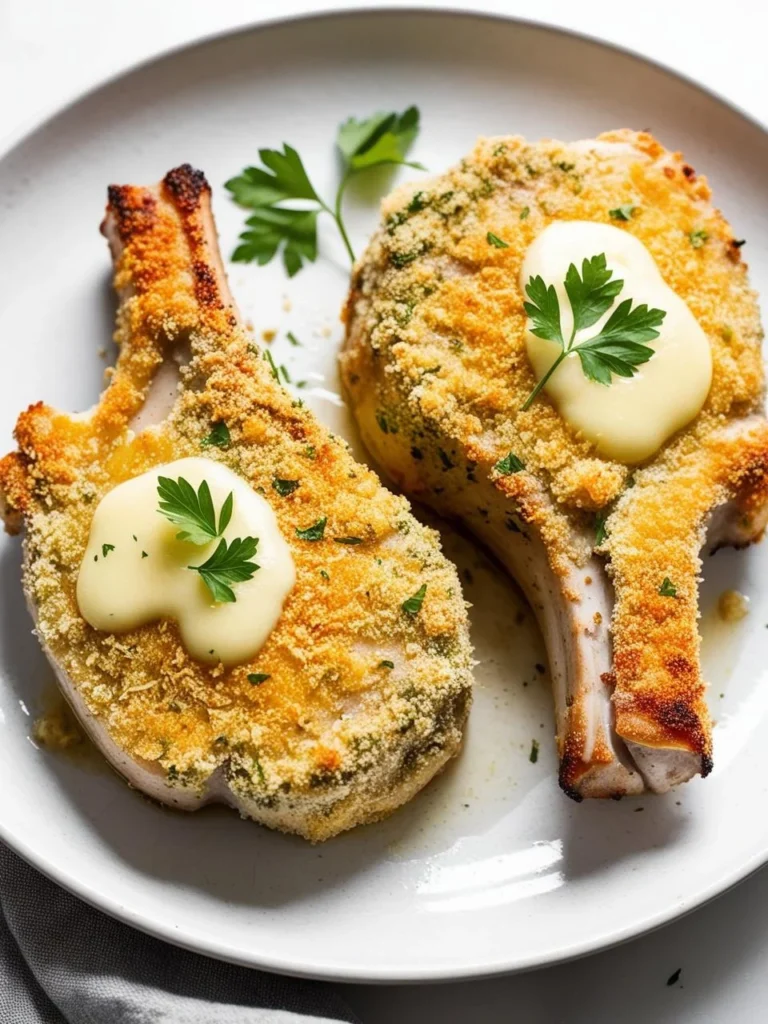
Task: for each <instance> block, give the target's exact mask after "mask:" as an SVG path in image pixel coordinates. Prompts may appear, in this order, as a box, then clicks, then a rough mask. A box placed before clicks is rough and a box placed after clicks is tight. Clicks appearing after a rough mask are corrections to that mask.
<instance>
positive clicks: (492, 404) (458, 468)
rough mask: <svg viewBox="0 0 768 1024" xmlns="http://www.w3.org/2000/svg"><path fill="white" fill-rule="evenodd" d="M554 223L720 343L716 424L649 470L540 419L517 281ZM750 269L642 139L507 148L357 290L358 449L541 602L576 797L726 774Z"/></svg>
mask: <svg viewBox="0 0 768 1024" xmlns="http://www.w3.org/2000/svg"><path fill="white" fill-rule="evenodd" d="M555 221H582V222H583V221H588V222H598V223H600V224H612V225H613V226H614V227H617V228H620V229H622V230H623V231H627V232H630V233H631V234H632V235H634V236H635V237H636V238H637V239H639V240H640V241H641V242H642V243H644V245H645V246H646V247H647V249H648V251H649V252H650V254H651V255H652V257H653V260H654V261H655V263H656V265H657V267H658V270H659V271H660V273H661V275H662V278H663V280H664V281H665V282H666V284H667V285H669V286H670V287H671V288H672V289H673V290H674V291H675V292H676V293H677V295H679V296H680V297H681V298H682V299H683V300H684V301H685V302H686V303H687V305H688V307H689V309H690V310H691V312H693V314H694V316H695V317H696V318H697V320H698V323H699V324H700V325H701V328H703V331H704V332H705V335H706V340H707V341H708V342H709V346H710V348H711V356H712V383H711V388H710V391H709V395H708V398H707V399H706V402H705V403H704V406H703V408H702V409H701V411H700V412H699V414H698V415H697V416H696V417H695V418H694V419H693V420H692V422H690V423H689V424H688V426H687V427H685V429H682V430H680V431H679V432H678V433H677V434H675V435H674V436H672V437H671V438H670V439H669V440H668V441H667V442H666V443H665V444H664V445H663V446H662V447H661V449H660V450H659V451H657V453H656V454H655V455H654V456H653V457H651V458H649V459H647V460H646V461H645V462H644V463H642V464H640V465H637V466H630V465H625V464H622V463H621V462H618V461H615V460H613V459H611V458H607V457H605V456H602V455H600V454H599V453H598V451H597V449H596V447H595V445H594V444H592V443H591V442H589V441H588V440H586V439H585V438H584V437H583V436H580V435H579V434H577V433H576V432H575V431H574V430H572V429H571V427H570V426H569V425H568V424H567V423H566V421H565V420H564V419H563V418H562V417H561V415H560V414H559V413H558V411H557V409H556V408H555V406H554V405H553V404H552V402H551V401H550V400H549V398H548V397H547V396H546V395H544V394H543V393H542V395H541V396H539V398H538V399H537V400H536V401H535V402H533V403H532V404H531V406H530V408H528V409H527V410H524V409H523V405H524V403H525V400H526V397H527V396H528V395H530V393H531V391H532V389H533V387H534V385H535V384H536V378H535V376H534V373H533V369H532V366H531V363H530V361H529V359H528V356H527V351H526V342H525V336H526V322H527V317H526V312H525V310H524V308H523V302H524V299H525V296H524V295H523V290H522V284H521V280H520V276H521V267H522V262H523V259H524V256H525V254H526V252H527V251H528V248H529V246H531V243H532V242H533V241H534V240H535V239H537V238H538V237H539V236H540V235H541V233H542V232H543V231H544V229H545V228H547V226H548V225H550V224H552V223H553V222H555ZM740 246H741V243H740V242H739V241H736V240H735V239H734V236H733V232H732V230H731V228H730V226H729V225H728V223H727V222H726V221H725V220H724V218H723V217H722V216H721V214H720V213H719V212H718V211H717V210H716V209H715V208H714V207H713V206H712V205H711V203H710V190H709V187H708V185H707V182H706V180H705V179H704V178H702V177H700V176H698V175H697V174H696V173H695V172H694V170H693V168H692V167H690V166H689V165H688V164H686V163H685V162H684V161H683V160H682V158H681V156H680V154H676V153H671V152H669V151H667V150H666V149H664V147H663V146H661V145H660V144H659V143H658V142H657V141H656V140H655V139H653V138H652V137H651V136H650V135H648V134H646V133H635V132H631V131H618V132H609V133H607V134H605V135H601V136H600V138H599V139H598V140H595V141H588V142H579V143H574V144H565V143H562V142H557V141H553V140H545V141H542V142H539V143H528V142H526V141H525V140H524V139H522V138H519V137H513V138H495V139H482V140H480V142H479V143H478V145H477V147H476V148H475V150H474V152H472V153H471V154H470V155H469V156H468V157H467V158H466V159H465V160H463V161H462V162H461V163H460V164H459V165H458V166H457V167H455V168H453V169H452V170H451V171H449V172H448V173H447V174H445V175H444V176H442V177H439V178H436V179H433V180H431V181H428V182H427V183H426V184H424V183H420V184H419V186H418V188H415V187H413V186H411V187H405V188H402V189H400V190H398V191H396V192H395V193H394V194H393V195H391V196H390V197H389V198H388V199H386V200H385V202H384V206H383V222H382V225H381V227H380V229H379V230H378V232H377V233H376V235H375V237H374V238H373V240H372V242H371V244H370V246H369V248H368V249H367V251H366V252H365V254H364V255H363V257H362V258H361V259H360V261H359V263H358V265H357V268H356V270H355V273H354V277H353V287H352V290H351V292H350V296H349V301H348V305H347V312H346V318H347V338H346V344H345V349H344V352H343V355H342V368H343V379H344V382H345V386H346V389H347V392H348V395H349V398H350V400H351V404H352V407H353V409H354V411H355V414H356V416H357V419H358V422H359V424H360V428H361V431H362V434H363V437H364V440H365V442H366V444H367V446H368V447H369V449H370V451H371V452H372V453H373V455H374V456H375V458H376V459H377V460H378V462H379V463H380V465H382V466H383V467H385V468H386V470H387V472H388V473H389V474H390V476H391V477H392V478H393V479H394V480H395V481H396V482H397V483H398V484H399V485H400V486H401V487H402V488H403V490H404V491H405V492H406V493H407V494H409V495H411V496H413V497H415V498H418V499H419V500H421V501H425V502H427V503H428V504H430V505H432V506H434V508H435V509H437V510H438V511H440V512H442V513H443V514H446V515H449V516H453V517H457V518H459V519H460V520H462V521H463V522H464V523H465V524H467V525H468V526H469V528H470V529H471V530H473V531H474V532H475V533H476V535H477V536H478V537H479V538H480V539H482V540H483V541H484V542H485V543H486V544H488V545H489V546H490V547H491V548H492V549H493V550H494V551H495V553H496V554H497V556H498V557H499V559H500V560H501V561H502V563H503V564H504V565H505V566H506V567H507V568H508V570H509V571H510V573H511V574H512V575H513V576H514V577H515V578H516V579H517V580H518V581H519V582H520V583H521V584H522V586H523V588H524V589H525V591H526V594H527V596H528V598H529V600H530V602H531V604H532V606H533V608H534V609H535V611H536V613H537V615H538V618H539V622H540V624H541V627H542V630H543V632H544V635H545V639H546V642H547V646H548V651H549V659H550V666H551V671H552V677H553V685H554V695H555V705H556V713H557V742H558V747H559V751H560V759H561V770H560V781H561V785H562V786H563V788H564V789H565V790H566V792H568V793H569V794H570V795H572V796H575V797H576V798H580V797H582V796H617V795H621V794H625V793H638V792H641V791H643V790H644V789H645V788H646V787H647V788H650V789H652V790H655V791H664V790H666V789H668V788H670V786H673V785H675V784H676V783H678V782H680V781H684V780H686V779H688V778H690V777H691V776H692V775H694V774H696V773H701V774H703V775H706V774H707V773H708V771H709V770H710V767H711V764H712V739H711V728H710V720H709V715H708V713H707V707H706V703H705V697H704V691H705V684H704V681H703V680H702V677H701V671H700V664H699V635H698V631H697V618H698V603H697V602H698V594H697V583H698V574H699V571H700V568H701V560H700V549H701V547H702V545H703V543H704V540H705V532H706V531H707V529H708V528H709V540H710V544H711V545H712V547H713V548H714V547H717V546H719V545H722V544H736V545H743V544H748V543H750V542H751V541H753V540H755V539H757V538H758V537H759V536H760V535H761V534H762V532H763V529H764V526H765V522H766V515H767V506H766V498H767V497H768V424H766V420H765V418H764V414H763V371H762V364H761V353H760V343H761V340H762V329H761V326H760V320H759V314H758V307H757V301H756V296H755V293H754V292H753V291H752V289H751V288H750V285H749V281H748V279H747V271H746V266H745V264H744V263H743V261H742V259H741V248H740ZM583 255H584V256H585V257H590V256H591V255H592V254H591V253H588V252H585V253H584V254H583ZM574 358H575V357H574ZM649 365H650V364H649ZM510 453H513V455H514V460H515V461H514V463H510V461H509V458H508V456H509V455H510ZM505 459H506V460H507V462H506V464H505V463H504V460H505ZM606 515H607V519H605V522H604V527H600V522H599V520H600V519H602V518H603V517H605V516H606ZM598 530H599V534H598V532H597V531H598ZM602 537H604V539H602ZM665 581H666V583H665Z"/></svg>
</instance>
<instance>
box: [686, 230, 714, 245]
mask: <svg viewBox="0 0 768 1024" xmlns="http://www.w3.org/2000/svg"><path fill="white" fill-rule="evenodd" d="M708 238H709V234H708V232H706V231H705V230H704V229H703V228H699V229H698V231H691V232H690V233H689V234H688V241H689V242H690V243H691V245H692V246H693V248H694V249H700V248H701V247H702V246H703V245H704V243H705V242H706V241H707V239H708Z"/></svg>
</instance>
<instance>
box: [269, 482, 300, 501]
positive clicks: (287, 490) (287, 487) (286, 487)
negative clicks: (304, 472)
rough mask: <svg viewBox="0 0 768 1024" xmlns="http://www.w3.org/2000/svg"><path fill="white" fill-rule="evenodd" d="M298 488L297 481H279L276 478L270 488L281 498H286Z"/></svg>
mask: <svg viewBox="0 0 768 1024" xmlns="http://www.w3.org/2000/svg"><path fill="white" fill-rule="evenodd" d="M298 486H299V481H298V480H279V479H278V478H277V477H276V478H275V479H274V480H273V481H272V487H273V488H274V489H275V490H276V491H277V493H278V494H279V495H280V497H281V498H287V497H288V495H289V494H293V492H294V491H295V490H296V488H297V487H298Z"/></svg>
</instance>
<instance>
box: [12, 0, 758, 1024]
mask: <svg viewBox="0 0 768 1024" xmlns="http://www.w3.org/2000/svg"><path fill="white" fill-rule="evenodd" d="M363 5H364V4H361V3H355V2H354V0H336V2H332V3H329V2H321V0H320V2H319V0H315V2H311V0H310V2H307V0H218V2H216V3H211V0H165V2H163V0H159V2H158V0H128V2H126V0H66V2H62V0H35V2H34V3H32V2H30V0H0V96H2V97H3V99H2V102H1V103H0V149H2V148H4V147H5V146H6V145H7V144H8V142H9V141H10V140H11V139H12V138H14V137H16V136H17V135H19V134H22V133H23V132H24V130H25V129H26V128H27V127H30V126H32V125H33V124H34V123H35V122H36V121H38V120H40V119H41V118H42V117H44V116H45V115H46V114H47V113H50V112H52V111H54V110H55V109H56V108H58V107H59V106H60V105H61V104H63V103H64V102H65V101H66V100H67V99H69V98H70V97H73V96H75V95H77V94H78V93H79V92H81V91H82V90H83V89H85V88H88V87H89V86H91V85H93V84H95V83H97V82H98V81H100V80H101V79H103V78H105V77H107V76H110V75H112V74H114V73H116V72H117V71H120V70H121V69H123V68H126V67H128V66H130V65H131V64H134V63H135V62H136V61H139V60H142V59H145V58H147V57H150V56H152V55H153V54H155V53H159V52H161V51H163V50H166V49H169V48H171V47H175V46H178V45H180V44H182V43H185V42H188V41H190V40H193V39H197V38H200V37H202V36H204V35H207V34H208V33H211V32H218V31H223V30H226V29H228V28H233V27H237V26H240V25H245V24H248V23H250V22H252V21H253V20H254V19H255V18H256V17H259V16H274V15H278V14H289V13H293V12H300V11H305V10H320V9H326V8H334V9H339V8H343V7H354V6H363ZM379 6H383V4H380V5H379ZM387 6H390V7H398V6H402V7H417V6H418V7H428V6H440V4H439V3H433V2H431V0H421V2H420V0H411V2H410V3H401V2H399V0H390V2H389V3H388V4H387ZM445 6H457V7H460V6H463V7H465V8H475V9H485V10H494V11H506V12H509V13H518V14H521V15H523V16H525V15H528V16H532V17H535V18H536V20H538V21H543V22H547V23H551V24H555V25H561V26H565V27H569V28H574V29H577V30H579V31H581V32H585V33H588V34H590V35H594V36H597V37H599V38H602V39H605V40H609V41H611V42H614V43H618V44H621V45H623V46H627V47H629V48H631V49H633V50H636V51H638V52H640V53H643V54H646V55H648V56H650V57H653V58H655V59H657V60H659V61H661V62H663V63H665V64H668V65H671V66H673V67H675V68H676V69H677V70H679V71H681V72H683V73H684V74H686V75H689V76H690V77H692V78H694V79H696V80H697V81H700V82H703V83H704V84H706V85H708V86H709V87H710V88H712V89H714V90H715V91H717V92H720V93H722V94H723V95H725V96H726V97H728V98H729V99H730V100H731V101H732V102H734V103H736V104H738V105H739V106H741V107H742V108H744V109H745V110H747V111H748V112H749V113H751V114H752V115H753V116H755V117H757V118H758V119H760V120H762V121H763V122H764V123H768V75H767V74H766V63H765V40H766V35H767V33H768V5H767V6H764V5H763V4H759V3H758V2H757V0H730V3H728V4H723V3H722V2H719V3H717V4H716V3H714V2H713V0H698V3H696V4H694V5H691V4H685V3H675V2H674V0H646V2H645V3H644V4H638V3H632V4H630V3H625V4H620V3H617V2H616V0H610V2H606V0H583V2H581V3H578V2H575V0H537V2H536V3H532V2H531V0H483V2H480V3H471V2H469V0H467V2H465V3H464V4H463V5H462V4H461V3H458V2H454V4H452V5H451V4H450V3H448V4H446V5H445ZM766 170H767V171H768V168H767V169H766ZM755 813H757V814H761V813H766V809H765V808H755ZM700 856H702V857H706V856H707V851H706V850H702V851H701V852H700ZM766 963H768V871H762V872H761V873H759V874H758V875H756V876H755V877H753V878H751V879H750V880H748V881H747V882H745V883H743V884H742V885H741V886H740V887H738V888H737V889H736V890H734V891H733V892H731V893H728V894H727V895H725V896H723V897H721V898H720V899H719V900H717V901H716V902H715V903H713V904H710V905H709V906H707V907H705V908H703V909H702V910H699V911H697V912H696V913H694V914H692V915H691V916H689V917H687V918H685V919H684V920H682V921H678V922H677V923H675V924H673V925H670V926H669V927H667V928H665V929H663V930H662V931H659V932H655V933H653V934H652V935H648V936H646V937H644V938H642V939H639V940H637V941H635V942H632V943H629V944H627V945H624V946H621V947H619V948H616V949H612V950H609V951H607V952H605V953H601V954H599V955H596V956H592V957H589V958H588V959H585V960H580V961H577V962H574V963H570V964H565V965H563V966H561V967H554V968H549V969H544V970H540V971H535V972H531V973H529V974H525V975H518V976H514V977H509V978H499V979H496V980H493V981H482V982H470V983H462V984H455V985H419V986H386V987H385V986H370V987H366V986H345V987H344V988H343V992H344V994H345V996H346V997H347V999H348V1001H349V1003H350V1004H351V1005H352V1006H353V1007H354V1008H355V1009H356V1011H357V1012H358V1013H359V1015H360V1017H361V1019H362V1020H363V1021H364V1022H365V1024H393V1022H397V1024H417V1022H418V1024H431V1022H433V1021H435V1022H440V1024H459V1022H462V1024H464V1022H471V1024H502V1022H504V1024H507V1022H510V1021H514V1022H515V1024H559V1022H561V1021H562V1022H565V1021H567V1022H568V1024H581V1022H584V1024H587V1022H589V1024H602V1022H604V1021H605V1022H608V1021H611V1022H613V1021H614V1020H616V1019H619V1020H621V1021H622V1024H640V1022H642V1024H672V1022H674V1024H722V1022H728V1024H742V1022H744V1024H746V1022H750V1024H751V1022H757V1021H763V1020H768V970H766V969H765V965H766ZM678 968H681V969H682V971H681V974H680V979H679V981H678V983H677V984H675V985H672V986H669V985H667V979H668V978H669V977H670V976H671V975H672V974H673V972H674V971H676V970H677V969H678Z"/></svg>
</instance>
